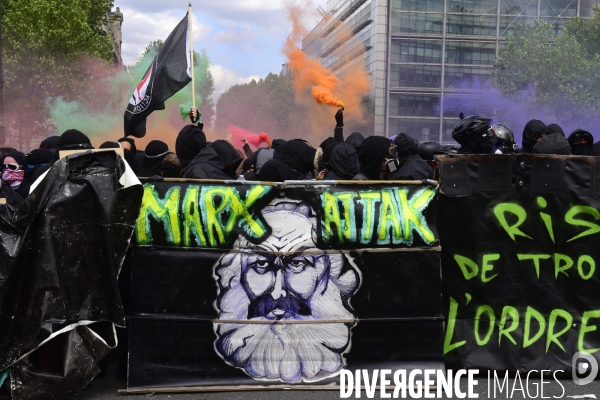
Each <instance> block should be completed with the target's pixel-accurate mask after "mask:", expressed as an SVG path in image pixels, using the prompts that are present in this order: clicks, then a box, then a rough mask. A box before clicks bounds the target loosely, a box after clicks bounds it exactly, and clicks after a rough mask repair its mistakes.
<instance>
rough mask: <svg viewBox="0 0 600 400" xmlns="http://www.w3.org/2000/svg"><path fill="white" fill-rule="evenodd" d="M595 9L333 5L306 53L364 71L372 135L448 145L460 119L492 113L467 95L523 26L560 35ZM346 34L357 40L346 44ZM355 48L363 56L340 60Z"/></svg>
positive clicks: (365, 0) (578, 3)
mask: <svg viewBox="0 0 600 400" xmlns="http://www.w3.org/2000/svg"><path fill="white" fill-rule="evenodd" d="M596 4H599V5H600V0H330V1H329V3H328V5H327V13H328V14H329V15H331V16H333V17H334V18H329V17H327V18H325V19H324V20H323V21H322V22H321V23H320V24H319V26H317V28H315V30H314V31H313V32H311V34H309V35H308V36H307V38H306V39H305V40H304V42H303V49H304V51H305V52H307V54H309V55H310V56H311V57H312V58H313V59H319V60H320V61H321V62H322V63H323V64H324V65H325V66H326V67H329V68H332V67H333V68H332V69H334V70H336V66H337V65H339V64H340V63H346V64H347V63H355V62H364V63H365V67H366V68H367V70H368V71H369V72H371V76H372V80H371V87H372V88H371V91H370V92H369V93H368V94H367V95H368V96H367V97H368V98H367V97H366V98H365V105H367V106H368V109H369V112H370V113H371V114H372V118H371V120H370V121H369V125H368V126H366V127H364V129H363V130H364V132H365V133H367V134H376V135H387V136H392V135H395V134H397V133H398V132H406V133H408V134H410V135H412V136H413V137H415V138H416V139H418V140H420V141H425V140H436V141H441V142H444V143H447V142H452V137H451V132H452V129H453V127H454V125H455V124H456V122H457V120H458V114H459V113H460V112H464V113H465V114H471V113H473V114H474V113H485V112H486V111H488V112H490V113H493V110H481V109H480V105H479V104H470V103H469V100H468V99H469V96H468V95H469V93H472V92H473V91H478V90H482V87H483V86H485V85H487V84H489V82H490V81H491V72H492V70H493V66H494V63H495V60H496V57H497V55H498V48H499V47H501V46H503V45H504V44H505V39H504V38H505V37H506V36H507V35H510V34H511V33H512V32H513V31H514V29H515V27H516V26H517V25H519V24H524V23H530V24H532V23H534V22H535V21H544V22H548V23H550V24H552V25H553V27H554V29H555V31H556V32H557V33H561V32H562V30H563V29H564V26H565V23H566V21H567V20H568V19H569V18H571V17H575V16H579V17H583V18H588V17H591V16H592V15H593V11H592V8H593V7H594V6H595V5H596ZM340 16H342V17H343V18H340ZM340 19H341V20H343V22H344V23H342V24H340V22H339V20H340ZM336 24H337V25H336ZM342 26H344V27H345V28H342ZM342 29H345V31H344V32H346V33H345V34H346V36H347V37H350V39H343V40H342V41H343V44H340V43H339V42H340V40H339V38H340V37H341V36H340V35H339V34H337V35H336V32H338V33H339V31H341V30H342ZM334 43H337V44H334ZM336 46H337V47H336ZM353 46H354V47H356V48H362V50H361V51H360V52H357V53H355V55H354V56H353V58H352V57H348V56H346V57H341V56H340V54H342V53H343V54H349V53H351V50H350V49H351V48H352V47H353ZM341 49H343V50H341ZM349 58H352V60H354V61H352V60H348V59H349ZM340 59H342V60H341V61H340ZM338 68H339V67H338ZM341 69H342V70H343V66H342V68H341ZM336 72H338V71H337V70H336ZM339 72H340V73H341V72H342V71H341V70H340V71H339Z"/></svg>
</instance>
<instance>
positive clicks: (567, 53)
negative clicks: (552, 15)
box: [493, 9, 600, 125]
mask: <svg viewBox="0 0 600 400" xmlns="http://www.w3.org/2000/svg"><path fill="white" fill-rule="evenodd" d="M598 11H599V9H596V17H595V20H591V21H586V22H585V23H584V22H582V21H574V22H573V23H572V24H571V25H570V27H569V29H566V31H565V34H563V35H562V36H558V35H557V34H556V33H555V32H554V30H553V28H552V26H551V25H550V24H547V23H539V24H535V25H523V26H520V27H518V28H517V29H515V32H514V34H513V35H511V36H509V37H507V39H506V42H507V45H506V46H505V47H504V48H501V49H500V50H499V55H498V60H497V63H496V68H495V71H494V73H493V79H494V84H495V85H496V87H498V88H500V89H502V91H503V92H504V93H505V94H507V95H509V96H517V95H519V96H521V102H522V103H528V104H524V106H532V107H534V108H535V111H536V112H537V113H538V114H539V113H541V111H540V110H543V114H544V115H548V116H550V117H552V118H554V122H559V123H560V122H569V123H570V124H573V125H579V124H582V123H584V122H585V121H589V116H590V115H598V113H599V112H600V80H599V79H598V71H600V54H598V53H594V51H597V49H594V46H595V44H593V43H588V40H587V39H586V38H584V35H582V34H581V32H585V30H586V29H592V30H593V29H596V28H597V27H599V26H600V18H599V17H598ZM594 24H595V25H594ZM583 28H585V29H583ZM574 32H577V33H574Z"/></svg>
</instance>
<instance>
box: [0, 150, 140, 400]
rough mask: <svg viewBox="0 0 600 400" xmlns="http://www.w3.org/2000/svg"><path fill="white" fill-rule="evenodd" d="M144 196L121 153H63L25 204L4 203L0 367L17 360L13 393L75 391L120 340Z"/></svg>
mask: <svg viewBox="0 0 600 400" xmlns="http://www.w3.org/2000/svg"><path fill="white" fill-rule="evenodd" d="M141 197H142V187H141V185H140V184H139V181H138V180H137V178H136V177H135V175H133V174H132V173H131V172H130V170H128V167H126V164H125V163H124V162H123V161H122V159H121V158H120V157H119V156H118V155H117V154H116V153H114V152H99V153H86V154H81V155H76V156H70V157H67V158H63V159H61V160H60V161H58V162H57V163H56V164H55V165H54V166H53V167H52V168H51V169H50V170H49V172H48V174H47V176H46V177H45V179H43V180H42V181H41V183H39V185H38V186H37V187H36V188H35V189H34V190H33V192H32V193H31V194H30V195H29V196H28V197H27V198H26V199H25V201H24V203H23V205H22V206H21V208H20V209H18V210H16V209H14V208H12V207H10V206H8V205H3V206H2V207H0V241H1V245H0V327H2V328H1V329H2V341H1V342H0V371H2V370H4V369H6V368H8V367H11V387H12V396H13V399H15V400H17V399H29V400H30V399H50V398H69V397H70V396H73V395H75V394H76V393H77V392H79V391H80V390H82V389H83V388H84V387H85V385H87V384H88V383H89V382H90V381H91V380H92V379H93V377H94V376H95V375H96V374H97V373H98V371H99V370H98V367H97V365H96V363H97V362H98V361H99V360H100V359H102V357H103V356H104V355H105V354H106V353H107V352H108V351H109V350H110V348H111V347H114V346H115V345H116V342H115V338H114V336H115V333H114V326H113V324H115V325H119V326H123V325H124V323H125V316H124V313H123V308H122V305H121V299H120V296H119V288H118V284H117V277H118V275H119V271H120V268H121V265H122V263H123V259H124V257H125V253H126V251H127V247H128V244H129V240H130V238H131V235H132V234H133V229H134V225H135V220H136V217H137V215H136V213H135V212H134V213H132V212H131V210H137V209H139V204H140V202H141ZM42 353H43V354H42ZM49 363H50V364H51V365H49ZM48 367H51V368H52V371H49V370H48V369H47V368H48Z"/></svg>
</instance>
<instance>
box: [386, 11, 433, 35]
mask: <svg viewBox="0 0 600 400" xmlns="http://www.w3.org/2000/svg"><path fill="white" fill-rule="evenodd" d="M443 28H444V14H425V13H399V12H395V11H394V12H393V14H392V33H398V32H401V33H425V34H437V35H441V34H442V31H443Z"/></svg>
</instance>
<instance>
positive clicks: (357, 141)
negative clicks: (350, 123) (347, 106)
mask: <svg viewBox="0 0 600 400" xmlns="http://www.w3.org/2000/svg"><path fill="white" fill-rule="evenodd" d="M364 141H365V137H364V136H363V135H362V134H361V133H360V132H352V133H351V134H350V136H348V137H347V138H346V141H345V142H344V143H348V144H351V145H352V146H353V147H354V148H355V149H356V151H358V150H359V149H360V147H361V146H362V144H363V142H364Z"/></svg>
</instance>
